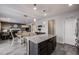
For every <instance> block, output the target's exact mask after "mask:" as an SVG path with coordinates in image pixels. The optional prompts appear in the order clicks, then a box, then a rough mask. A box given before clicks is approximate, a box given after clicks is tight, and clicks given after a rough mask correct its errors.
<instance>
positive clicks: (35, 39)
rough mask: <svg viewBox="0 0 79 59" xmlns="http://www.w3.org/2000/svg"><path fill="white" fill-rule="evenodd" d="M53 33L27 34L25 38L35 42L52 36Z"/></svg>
mask: <svg viewBox="0 0 79 59" xmlns="http://www.w3.org/2000/svg"><path fill="white" fill-rule="evenodd" d="M54 36H55V35H50V34H41V35H35V36H29V37H26V38H27V40H30V41H32V42H34V43H36V44H38V43H40V42H43V41H45V40H48V39H49V38H52V37H54Z"/></svg>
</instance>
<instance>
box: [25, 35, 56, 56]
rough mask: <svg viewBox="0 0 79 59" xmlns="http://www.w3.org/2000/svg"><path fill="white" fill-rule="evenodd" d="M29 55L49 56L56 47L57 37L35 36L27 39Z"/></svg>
mask: <svg viewBox="0 0 79 59" xmlns="http://www.w3.org/2000/svg"><path fill="white" fill-rule="evenodd" d="M26 39H27V47H26V50H27V55H48V54H51V53H52V52H53V51H54V50H55V47H56V36H55V35H50V34H42V35H34V36H29V37H26Z"/></svg>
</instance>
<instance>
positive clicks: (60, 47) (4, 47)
mask: <svg viewBox="0 0 79 59" xmlns="http://www.w3.org/2000/svg"><path fill="white" fill-rule="evenodd" d="M77 54H78V51H77V49H76V47H74V46H71V45H67V44H57V46H56V49H55V51H54V52H53V53H52V54H51V55H77ZM0 55H26V47H25V45H21V44H19V43H17V42H16V43H15V44H14V45H13V46H11V40H3V41H0Z"/></svg>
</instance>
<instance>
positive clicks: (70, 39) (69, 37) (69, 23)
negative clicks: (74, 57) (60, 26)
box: [65, 19, 76, 45]
mask: <svg viewBox="0 0 79 59" xmlns="http://www.w3.org/2000/svg"><path fill="white" fill-rule="evenodd" d="M75 28H76V20H75V19H68V20H65V43H66V44H70V45H75V39H76V36H75Z"/></svg>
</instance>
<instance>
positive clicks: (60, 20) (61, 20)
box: [54, 11, 79, 45]
mask: <svg viewBox="0 0 79 59" xmlns="http://www.w3.org/2000/svg"><path fill="white" fill-rule="evenodd" d="M54 18H55V17H54ZM77 18H79V12H78V11H76V12H73V13H66V14H63V15H60V16H58V17H56V18H55V23H56V26H55V29H56V35H57V42H59V43H66V44H71V45H74V44H75V39H74V38H72V35H68V36H66V35H67V34H66V35H65V30H68V29H67V28H65V20H68V21H69V19H72V21H74V20H76V19H77ZM74 23H75V22H74ZM74 28H75V27H74ZM71 31H72V32H73V35H74V31H73V29H72V30H71ZM71 31H70V32H69V33H71ZM69 33H68V34H69ZM67 37H71V38H72V39H71V38H70V39H69V42H68V43H67V42H66V40H68V39H67ZM73 39H74V42H73V41H72V42H73V43H71V40H73Z"/></svg>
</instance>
